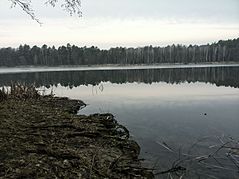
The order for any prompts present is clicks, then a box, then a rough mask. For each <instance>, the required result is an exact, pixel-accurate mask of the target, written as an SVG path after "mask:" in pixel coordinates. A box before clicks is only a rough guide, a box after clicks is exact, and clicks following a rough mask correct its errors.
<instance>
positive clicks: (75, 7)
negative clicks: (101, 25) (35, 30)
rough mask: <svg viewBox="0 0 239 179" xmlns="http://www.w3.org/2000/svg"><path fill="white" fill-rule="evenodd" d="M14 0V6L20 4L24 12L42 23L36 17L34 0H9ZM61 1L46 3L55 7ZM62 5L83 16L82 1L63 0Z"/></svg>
mask: <svg viewBox="0 0 239 179" xmlns="http://www.w3.org/2000/svg"><path fill="white" fill-rule="evenodd" d="M9 1H11V2H12V7H15V6H19V7H20V8H21V9H22V10H23V11H24V12H26V13H27V14H28V15H29V16H30V17H31V18H32V19H33V20H35V21H37V22H38V23H39V24H41V22H40V20H39V19H38V18H37V17H36V15H35V13H34V9H33V8H32V0H9ZM57 3H59V1H58V0H45V1H44V4H49V5H51V6H52V7H55V6H56V4H57ZM60 3H61V7H62V8H63V9H64V10H65V11H67V12H68V13H69V14H70V15H73V14H77V15H78V16H81V14H82V12H81V1H80V0H64V1H61V2H60Z"/></svg>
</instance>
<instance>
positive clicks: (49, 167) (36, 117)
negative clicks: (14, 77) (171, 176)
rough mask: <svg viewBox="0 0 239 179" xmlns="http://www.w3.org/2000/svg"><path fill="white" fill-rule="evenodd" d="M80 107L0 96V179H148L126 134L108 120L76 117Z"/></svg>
mask: <svg viewBox="0 0 239 179" xmlns="http://www.w3.org/2000/svg"><path fill="white" fill-rule="evenodd" d="M0 92H1V90H0ZM84 106H85V103H84V102H82V101H79V100H72V99H69V98H60V97H53V96H41V95H38V93H35V92H34V96H32V95H31V96H27V95H26V96H24V93H21V94H20V95H8V96H6V98H5V97H2V98H1V94H0V121H1V123H0V178H19V177H20V178H21V177H23V178H40V177H43V178H135V177H136V178H149V179H151V178H154V176H153V173H152V170H149V169H147V168H143V167H142V165H141V161H140V159H139V158H138V157H139V153H140V147H139V145H138V144H137V143H136V142H135V141H133V140H131V139H130V138H129V132H128V130H127V129H126V128H125V127H124V126H122V125H120V124H118V122H117V121H116V120H115V119H114V116H113V115H112V114H93V115H90V116H85V115H76V112H77V111H78V110H79V109H80V108H82V107H84Z"/></svg>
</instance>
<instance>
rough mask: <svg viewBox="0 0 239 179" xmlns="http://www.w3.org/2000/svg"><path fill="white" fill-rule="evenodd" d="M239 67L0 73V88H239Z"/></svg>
mask: <svg viewBox="0 0 239 179" xmlns="http://www.w3.org/2000/svg"><path fill="white" fill-rule="evenodd" d="M238 74H239V67H209V68H178V69H148V70H145V69H144V70H112V71H110V70H107V71H65V72H37V73H17V74H0V85H1V86H2V85H9V84H10V83H11V82H12V81H13V82H14V81H20V82H27V83H35V84H36V85H37V86H46V87H49V86H51V85H58V84H59V83H60V84H61V85H62V86H69V87H71V88H72V87H73V86H75V87H76V86H79V85H89V84H92V85H97V84H100V83H101V82H106V81H110V82H111V83H117V84H122V83H127V82H128V83H132V82H141V83H146V84H151V83H153V82H160V81H164V82H167V83H172V84H174V83H182V82H185V81H187V82H197V81H199V82H210V83H213V84H216V85H217V86H221V85H224V86H231V87H237V88H238V87H239V78H238Z"/></svg>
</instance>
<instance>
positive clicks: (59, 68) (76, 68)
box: [0, 62, 239, 74]
mask: <svg viewBox="0 0 239 179" xmlns="http://www.w3.org/2000/svg"><path fill="white" fill-rule="evenodd" d="M238 66H239V63H238V62H214V63H211V62H210V63H188V64H184V63H173V64H170V63H161V64H150V65H145V64H135V65H128V64H127V65H121V64H107V65H81V66H74V65H73V66H71V65H66V66H17V67H0V74H7V73H34V72H57V71H101V70H140V69H165V68H166V69H167V68H205V67H238Z"/></svg>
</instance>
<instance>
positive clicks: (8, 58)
mask: <svg viewBox="0 0 239 179" xmlns="http://www.w3.org/2000/svg"><path fill="white" fill-rule="evenodd" d="M207 62H209V63H210V62H239V38H237V39H233V40H225V41H223V40H220V41H218V42H217V43H213V44H207V45H200V46H198V45H193V46H192V45H189V46H185V45H171V46H167V47H152V46H146V47H139V48H123V47H117V48H111V49H109V50H101V49H99V48H97V47H94V46H92V47H89V48H88V47H77V46H75V45H70V44H67V46H60V47H59V48H55V47H54V46H53V47H48V46H47V45H43V46H42V47H37V46H33V47H30V46H29V45H20V46H19V47H18V48H11V47H8V48H1V49H0V66H8V67H14V66H29V65H31V66H59V65H104V64H119V65H127V64H160V63H184V64H187V63H207Z"/></svg>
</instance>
